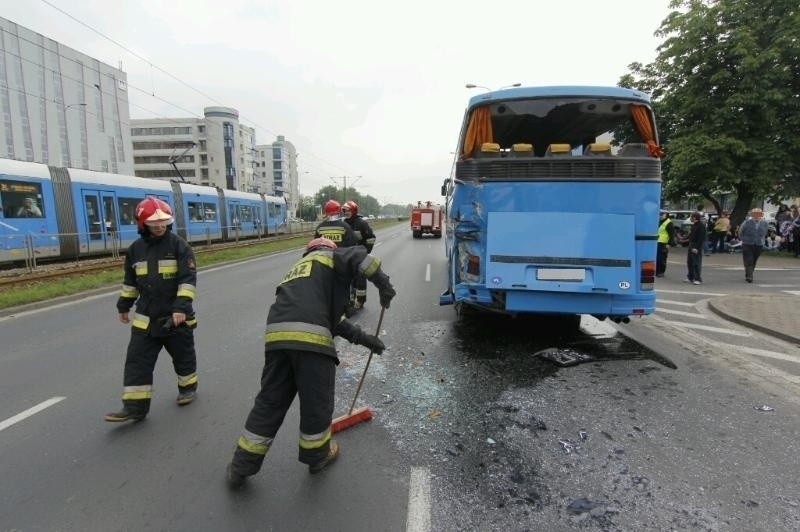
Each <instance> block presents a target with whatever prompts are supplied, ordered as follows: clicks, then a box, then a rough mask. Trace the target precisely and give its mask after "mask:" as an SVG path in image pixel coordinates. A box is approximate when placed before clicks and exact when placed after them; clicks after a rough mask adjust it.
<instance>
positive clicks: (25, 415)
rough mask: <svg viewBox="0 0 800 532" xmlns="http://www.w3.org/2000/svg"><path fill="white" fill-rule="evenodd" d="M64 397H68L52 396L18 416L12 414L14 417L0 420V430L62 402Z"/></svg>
mask: <svg viewBox="0 0 800 532" xmlns="http://www.w3.org/2000/svg"><path fill="white" fill-rule="evenodd" d="M64 399H66V397H51V398H50V399H48V400H47V401H43V402H41V403H39V404H38V405H36V406H33V407H31V408H29V409H27V410H25V411H24V412H20V413H19V414H17V415H16V416H12V417H10V418H8V419H6V420H5V421H2V422H0V431H3V430H5V429H7V428H8V427H10V426H11V425H14V424H16V423H19V422H20V421H22V420H23V419H26V418H29V417H31V416H32V415H34V414H36V413H38V412H41V411H42V410H44V409H45V408H47V407H50V406H53V405H54V404H56V403H60V402H61V401H63V400H64Z"/></svg>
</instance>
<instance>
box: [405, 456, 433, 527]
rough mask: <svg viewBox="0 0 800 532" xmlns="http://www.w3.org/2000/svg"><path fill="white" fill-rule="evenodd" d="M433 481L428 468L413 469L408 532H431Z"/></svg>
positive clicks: (409, 492) (409, 491) (409, 487)
mask: <svg viewBox="0 0 800 532" xmlns="http://www.w3.org/2000/svg"><path fill="white" fill-rule="evenodd" d="M430 529H431V480H430V472H429V471H428V468H427V467H412V468H411V480H410V481H409V483H408V519H407V520H406V532H430Z"/></svg>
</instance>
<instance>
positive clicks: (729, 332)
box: [669, 321, 753, 337]
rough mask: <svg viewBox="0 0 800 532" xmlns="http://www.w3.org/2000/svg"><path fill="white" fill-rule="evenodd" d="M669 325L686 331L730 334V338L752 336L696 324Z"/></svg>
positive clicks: (741, 332)
mask: <svg viewBox="0 0 800 532" xmlns="http://www.w3.org/2000/svg"><path fill="white" fill-rule="evenodd" d="M669 323H670V325H675V326H676V327H686V328H687V329H699V330H701V331H709V332H718V333H724V334H730V335H731V336H746V337H750V336H753V334H752V333H749V332H745V331H732V330H730V329H723V328H722V327H711V326H709V325H698V324H696V323H685V322H682V321H670V322H669Z"/></svg>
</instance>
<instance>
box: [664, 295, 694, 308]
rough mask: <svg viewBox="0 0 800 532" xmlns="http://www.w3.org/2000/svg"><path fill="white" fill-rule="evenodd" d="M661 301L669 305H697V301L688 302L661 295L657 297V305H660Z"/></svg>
mask: <svg viewBox="0 0 800 532" xmlns="http://www.w3.org/2000/svg"><path fill="white" fill-rule="evenodd" d="M661 303H665V304H667V305H679V306H681V307H693V306H695V303H687V302H685V301H673V300H672V299H661V298H660V297H659V298H656V305H659V304H661Z"/></svg>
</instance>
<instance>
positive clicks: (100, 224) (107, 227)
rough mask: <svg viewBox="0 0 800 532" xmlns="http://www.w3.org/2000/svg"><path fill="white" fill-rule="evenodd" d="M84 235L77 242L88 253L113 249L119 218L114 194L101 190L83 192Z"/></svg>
mask: <svg viewBox="0 0 800 532" xmlns="http://www.w3.org/2000/svg"><path fill="white" fill-rule="evenodd" d="M82 194H83V211H84V212H83V214H84V223H85V226H84V234H81V235H79V240H80V241H81V242H85V243H86V244H87V248H88V251H89V252H92V251H109V250H112V249H115V246H117V242H116V241H115V239H116V238H117V228H118V227H119V218H118V213H117V204H116V201H115V199H114V193H113V192H108V191H102V190H83V191H82Z"/></svg>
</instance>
